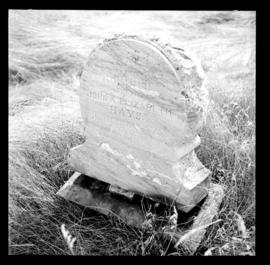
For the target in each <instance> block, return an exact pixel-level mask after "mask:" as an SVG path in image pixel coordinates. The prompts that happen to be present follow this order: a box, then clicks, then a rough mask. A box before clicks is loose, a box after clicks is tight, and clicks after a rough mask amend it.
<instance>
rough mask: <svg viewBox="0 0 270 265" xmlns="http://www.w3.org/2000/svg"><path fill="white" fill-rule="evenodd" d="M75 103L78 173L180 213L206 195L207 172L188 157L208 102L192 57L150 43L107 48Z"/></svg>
mask: <svg viewBox="0 0 270 265" xmlns="http://www.w3.org/2000/svg"><path fill="white" fill-rule="evenodd" d="M79 97H80V106H81V113H82V117H83V120H84V123H85V135H86V142H85V143H84V144H82V145H80V146H77V147H75V148H73V149H72V150H71V152H70V155H69V163H70V164H71V165H72V166H73V168H74V169H75V170H76V171H78V172H80V173H83V174H85V175H88V176H92V177H95V178H97V179H99V180H102V181H105V182H107V183H109V184H112V185H115V186H119V187H121V188H122V189H126V190H129V191H132V192H135V193H139V194H142V195H145V196H147V197H150V198H153V199H154V200H158V201H162V202H165V203H167V204H171V203H173V202H175V203H176V205H177V207H178V208H179V209H181V210H183V211H189V210H191V209H192V208H193V207H194V206H195V205H196V204H197V203H198V202H199V201H200V200H201V199H202V198H204V197H205V196H206V195H207V192H208V188H209V174H210V171H209V170H208V169H206V168H205V167H204V166H203V165H202V163H201V162H200V161H199V159H198V158H197V156H196V154H195V152H194V149H195V148H196V147H197V146H198V145H199V144H200V138H199V136H198V133H199V130H200V129H201V128H202V126H203V123H204V117H205V114H206V111H207V104H208V97H207V91H206V90H205V88H204V74H203V72H202V69H201V67H200V65H199V64H198V62H197V61H196V60H195V59H194V58H191V56H190V54H187V53H186V52H185V51H184V50H182V49H181V48H176V47H171V46H170V45H169V44H164V43H162V42H161V41H159V40H156V39H154V40H148V39H147V40H146V39H143V38H141V37H136V36H119V37H116V38H113V39H109V40H105V41H104V42H103V43H101V44H100V45H98V46H97V47H96V48H95V49H94V50H93V51H92V52H91V54H90V56H89V59H88V63H87V66H86V68H85V69H84V71H83V74H82V78H81V85H80V91H79Z"/></svg>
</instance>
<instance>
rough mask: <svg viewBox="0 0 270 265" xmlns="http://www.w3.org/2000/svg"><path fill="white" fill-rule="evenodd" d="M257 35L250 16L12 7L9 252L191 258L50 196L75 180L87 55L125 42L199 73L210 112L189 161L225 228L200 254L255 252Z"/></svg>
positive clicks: (209, 237) (215, 228) (218, 228)
mask: <svg viewBox="0 0 270 265" xmlns="http://www.w3.org/2000/svg"><path fill="white" fill-rule="evenodd" d="M255 29H256V13H255V12H253V11H245V12H244V11H242V12H240V11H222V12H221V11H216V12H214V11H207V12H206V11H203V12H202V11H185V12H183V11H59V10H50V11H37V10H25V11H24V10H10V11H9V253H10V254H45V255H46V254H53V255H62V254H65V255H67V254H72V253H73V254H74V253H75V254H77V255H168V254H169V253H170V254H171V255H189V253H188V252H187V251H184V250H183V249H182V248H176V249H171V246H169V244H168V242H167V241H163V240H162V239H160V238H159V237H158V236H157V234H156V233H155V230H151V229H150V230H149V229H148V230H147V229H146V230H137V229H134V228H132V227H128V226H127V225H125V224H123V223H122V222H121V221H119V220H116V219H111V218H107V217H104V216H102V215H99V214H96V213H95V212H92V211H91V210H88V209H84V208H82V207H80V206H77V205H75V204H72V203H69V202H66V201H65V200H62V199H61V198H59V197H57V196H56V195H55V193H56V191H57V190H58V189H59V188H60V186H61V185H63V183H64V182H65V181H66V180H67V179H68V178H69V176H70V175H71V174H72V169H71V168H70V167H69V166H68V164H67V163H66V158H67V154H68V151H69V149H70V148H71V147H73V146H76V145H78V144H79V143H82V142H83V141H84V136H83V129H82V120H81V115H80V106H79V101H78V96H77V90H78V87H79V83H80V74H81V72H82V70H83V67H84V65H85V64H86V63H87V58H88V55H89V53H90V52H91V50H92V49H93V48H94V47H95V46H96V45H97V44H98V43H99V42H102V41H103V40H104V39H105V38H111V37H113V35H114V34H122V33H125V34H131V35H142V36H146V37H147V36H150V37H158V38H160V39H162V40H165V42H170V43H171V44H172V45H173V46H176V47H182V48H185V49H188V50H189V51H190V52H191V53H193V54H194V55H195V56H197V58H199V60H200V61H201V64H202V67H203V70H204V71H205V73H206V77H207V84H206V86H207V88H208V91H209V97H210V105H209V114H208V116H207V120H206V124H205V127H204V128H203V130H202V132H201V133H200V136H201V139H202V143H201V146H200V147H199V148H198V149H197V150H196V153H197V155H198V157H199V158H200V160H201V161H202V162H203V164H204V165H205V166H206V167H207V168H209V169H210V170H211V171H212V176H211V177H212V180H213V181H214V182H218V183H220V184H221V185H223V186H224V187H225V188H226V195H225V198H224V201H223V204H222V206H221V209H220V212H219V214H218V216H217V217H215V218H216V219H217V220H218V219H221V220H222V222H218V223H216V224H214V225H212V226H210V227H208V229H207V234H206V236H205V238H204V239H203V241H202V244H201V246H200V248H199V249H198V251H197V253H195V255H204V254H206V255H255V37H256V36H255V33H256V32H255ZM170 214H171V213H168V215H170ZM63 223H64V224H65V225H66V228H67V229H68V230H69V231H70V233H71V234H72V235H73V236H74V237H76V241H75V244H74V251H73V252H71V251H70V249H69V248H68V246H67V244H66V242H65V240H64V239H63V235H62V233H61V225H62V224H63ZM169 250H170V251H169Z"/></svg>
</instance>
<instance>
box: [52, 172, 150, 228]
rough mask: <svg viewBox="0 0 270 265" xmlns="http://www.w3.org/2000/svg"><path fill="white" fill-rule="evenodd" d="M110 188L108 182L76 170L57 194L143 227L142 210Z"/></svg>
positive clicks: (129, 223) (127, 222)
mask: <svg viewBox="0 0 270 265" xmlns="http://www.w3.org/2000/svg"><path fill="white" fill-rule="evenodd" d="M108 189H109V187H108V184H106V183H102V182H100V181H96V180H94V179H92V178H90V177H87V176H85V175H82V174H80V173H78V172H75V173H74V174H73V175H72V176H71V177H70V179H69V180H68V181H67V182H66V183H65V184H64V185H63V186H62V187H61V189H60V190H59V191H58V192H57V195H59V196H61V197H63V198H64V199H66V200H69V201H72V202H74V203H77V204H79V205H82V206H85V207H88V208H91V209H93V210H96V211H98V212H100V213H102V214H105V215H109V216H117V217H118V218H120V219H121V220H123V221H124V222H125V223H126V224H128V225H133V226H135V227H141V225H142V223H143V222H144V221H145V218H144V215H143V212H142V210H141V209H140V208H139V207H138V206H136V205H134V204H132V203H130V202H128V201H124V200H121V199H117V198H116V197H114V196H113V195H112V193H111V192H109V191H108Z"/></svg>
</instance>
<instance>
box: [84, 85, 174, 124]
mask: <svg viewBox="0 0 270 265" xmlns="http://www.w3.org/2000/svg"><path fill="white" fill-rule="evenodd" d="M126 94H128V93H126ZM88 96H89V99H91V100H93V101H95V102H101V103H107V105H109V106H110V107H115V108H111V113H113V114H117V113H119V115H122V114H123V113H124V112H126V113H127V115H123V116H126V117H129V118H135V119H137V120H141V119H142V113H141V112H136V111H134V109H136V110H139V111H144V112H148V113H149V112H150V113H156V114H159V115H165V116H168V115H169V116H171V115H172V114H173V113H172V110H170V109H168V108H162V107H160V106H158V105H156V104H153V103H150V102H147V101H143V100H141V101H136V100H134V99H131V98H127V97H125V96H116V95H113V94H108V93H106V92H104V91H94V90H89V93H88ZM113 104H115V105H116V106H121V107H122V108H119V110H118V111H116V109H118V108H117V107H116V106H115V105H113ZM130 108H131V109H130ZM121 109H122V111H121Z"/></svg>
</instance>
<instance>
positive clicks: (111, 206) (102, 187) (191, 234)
mask: <svg viewBox="0 0 270 265" xmlns="http://www.w3.org/2000/svg"><path fill="white" fill-rule="evenodd" d="M115 191H116V190H115ZM119 194H121V192H120V193H119ZM57 195H59V196H61V197H63V198H64V199H66V200H70V201H72V202H74V203H77V204H79V205H82V206H85V207H88V208H91V209H94V210H96V211H98V212H100V213H102V214H105V215H109V216H117V217H118V218H120V219H121V220H123V221H124V222H125V223H127V224H128V225H132V226H135V227H138V228H141V227H142V225H143V223H144V221H145V220H146V218H145V216H144V213H143V211H142V209H141V208H140V207H139V206H137V205H136V204H134V203H132V202H131V201H128V199H126V200H124V199H123V198H121V197H119V198H117V197H115V196H113V194H112V193H111V192H109V184H107V183H102V182H100V181H97V180H95V179H93V178H90V177H88V176H85V175H82V174H80V173H78V172H76V173H74V174H73V175H72V176H71V178H70V179H69V180H68V181H67V182H66V183H65V184H64V186H62V187H61V189H60V190H59V191H58V192H57ZM223 197H224V190H223V188H222V187H221V186H220V185H218V184H214V183H211V184H210V189H209V193H208V197H207V198H206V200H205V202H204V203H203V205H202V206H201V209H200V211H199V213H198V214H197V216H196V217H195V218H194V221H193V223H192V225H191V227H189V228H186V229H181V228H178V229H177V230H176V231H173V232H172V231H168V230H167V231H166V230H165V231H163V233H164V236H165V237H169V238H172V241H173V242H174V243H175V246H176V247H177V246H178V245H181V246H184V247H185V248H186V249H188V250H189V251H190V253H194V252H195V251H196V250H197V248H198V247H199V245H200V243H201V241H202V239H203V237H204V235H205V232H206V228H207V227H208V226H209V225H211V223H212V220H213V218H214V217H215V215H216V214H217V213H218V209H219V206H220V204H221V202H222V199H223Z"/></svg>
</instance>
